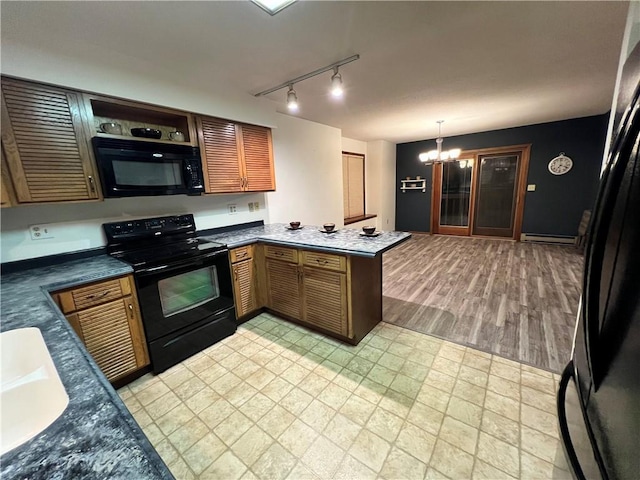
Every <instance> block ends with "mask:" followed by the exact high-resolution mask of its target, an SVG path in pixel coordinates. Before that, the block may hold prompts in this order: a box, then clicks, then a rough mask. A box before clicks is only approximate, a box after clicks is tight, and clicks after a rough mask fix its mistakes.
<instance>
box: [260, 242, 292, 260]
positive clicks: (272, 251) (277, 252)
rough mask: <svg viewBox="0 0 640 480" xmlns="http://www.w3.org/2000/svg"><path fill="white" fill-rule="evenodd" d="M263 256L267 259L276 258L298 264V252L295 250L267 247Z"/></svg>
mask: <svg viewBox="0 0 640 480" xmlns="http://www.w3.org/2000/svg"><path fill="white" fill-rule="evenodd" d="M264 254H265V256H266V257H269V258H277V259H278V260H286V261H288V262H293V263H298V251H297V250H296V249H295V248H287V247H274V246H273V245H267V246H265V249H264Z"/></svg>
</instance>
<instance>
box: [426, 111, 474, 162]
mask: <svg viewBox="0 0 640 480" xmlns="http://www.w3.org/2000/svg"><path fill="white" fill-rule="evenodd" d="M437 123H438V138H436V149H435V150H430V151H429V152H423V153H421V154H419V155H418V158H419V159H420V161H421V162H429V163H428V165H431V164H433V162H450V161H454V160H456V159H457V158H458V157H459V156H460V154H461V153H462V150H461V149H460V148H452V149H451V150H442V144H443V143H444V138H442V124H443V123H444V120H438V122H437ZM465 165H467V164H466V163H465ZM469 166H471V164H469ZM462 168H465V167H464V166H463V167H462Z"/></svg>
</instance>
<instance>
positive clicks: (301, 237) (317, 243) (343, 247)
mask: <svg viewBox="0 0 640 480" xmlns="http://www.w3.org/2000/svg"><path fill="white" fill-rule="evenodd" d="M287 227H288V224H284V223H274V224H271V225H264V226H260V227H251V228H245V229H242V230H234V231H231V232H225V233H218V234H215V235H203V237H204V238H207V239H209V240H212V241H216V242H221V243H226V244H227V245H228V246H229V248H235V247H241V246H242V245H247V244H250V243H254V242H257V241H261V242H264V243H270V244H274V245H286V246H291V247H303V248H311V249H314V250H320V251H325V252H335V253H342V254H347V255H357V256H361V257H375V256H376V255H379V254H381V253H383V252H385V251H387V250H389V249H390V248H393V247H395V246H396V245H398V244H399V243H402V242H403V241H405V240H408V239H409V238H410V237H411V234H410V233H407V232H385V231H376V233H379V235H378V236H375V237H365V236H363V235H361V233H362V230H356V229H354V228H346V227H344V228H340V229H338V230H337V231H336V232H335V233H322V232H320V230H321V227H318V226H315V225H303V228H301V229H298V230H288V229H287Z"/></svg>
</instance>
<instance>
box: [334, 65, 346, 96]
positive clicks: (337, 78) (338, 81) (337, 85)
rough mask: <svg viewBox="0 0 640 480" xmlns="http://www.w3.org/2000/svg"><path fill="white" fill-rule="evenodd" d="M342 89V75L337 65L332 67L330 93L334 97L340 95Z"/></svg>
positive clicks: (342, 91)
mask: <svg viewBox="0 0 640 480" xmlns="http://www.w3.org/2000/svg"><path fill="white" fill-rule="evenodd" d="M343 93H344V90H343V89H342V75H340V73H339V72H338V67H335V68H334V69H333V75H332V76H331V95H333V96H334V97H342V94H343Z"/></svg>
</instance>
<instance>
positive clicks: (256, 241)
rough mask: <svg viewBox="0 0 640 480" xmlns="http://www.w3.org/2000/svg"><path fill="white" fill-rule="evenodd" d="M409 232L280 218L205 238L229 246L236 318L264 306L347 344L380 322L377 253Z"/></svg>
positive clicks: (400, 240) (380, 296)
mask: <svg viewBox="0 0 640 480" xmlns="http://www.w3.org/2000/svg"><path fill="white" fill-rule="evenodd" d="M410 237H411V235H410V234H409V233H405V232H377V233H374V234H373V235H365V234H364V233H363V232H362V231H359V230H355V229H349V228H343V229H339V230H334V231H332V232H327V231H324V229H321V228H320V227H317V226H313V225H306V226H303V228H298V229H291V228H290V227H288V226H287V225H285V224H273V225H266V226H262V225H261V226H257V227H253V228H245V229H239V230H235V231H231V232H225V233H219V234H213V235H209V236H205V238H207V239H208V240H212V241H216V242H221V243H225V244H226V245H227V246H228V247H229V248H230V252H231V261H232V264H233V265H232V273H233V277H234V279H233V281H234V293H235V301H236V309H237V316H238V317H239V318H240V317H243V316H248V315H250V314H252V313H256V312H259V311H260V310H261V309H262V308H265V309H266V310H268V311H270V312H272V313H275V314H276V315H280V316H282V317H284V318H286V319H288V320H292V321H294V322H296V323H301V324H302V325H304V326H306V327H309V328H312V329H314V330H318V331H320V332H322V333H325V334H328V335H331V336H333V337H336V338H338V339H340V340H343V341H345V342H348V343H351V344H353V345H357V344H358V343H359V342H360V340H362V338H364V336H365V335H366V334H367V333H369V332H370V331H371V329H372V328H373V327H374V326H376V325H377V324H378V323H379V322H380V321H381V320H382V253H383V252H385V251H386V250H388V249H390V248H392V247H394V246H395V245H398V244H399V243H401V242H403V241H405V240H408V239H409V238H410Z"/></svg>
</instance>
